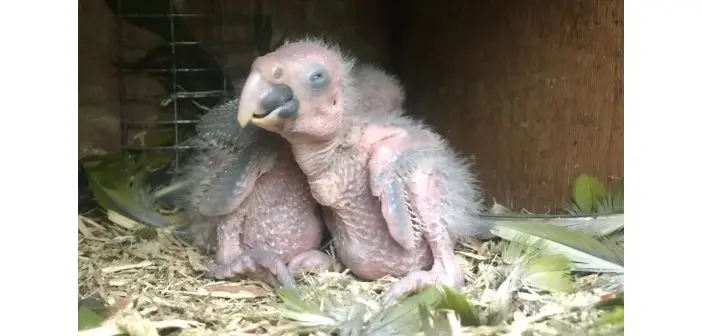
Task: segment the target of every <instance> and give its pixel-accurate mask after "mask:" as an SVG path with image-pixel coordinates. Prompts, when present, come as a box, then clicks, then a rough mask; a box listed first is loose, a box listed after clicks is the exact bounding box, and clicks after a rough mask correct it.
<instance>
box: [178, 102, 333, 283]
mask: <svg viewBox="0 0 702 336" xmlns="http://www.w3.org/2000/svg"><path fill="white" fill-rule="evenodd" d="M235 117H236V110H235V103H233V102H230V103H228V104H225V105H223V106H220V107H218V108H215V109H213V110H212V111H211V112H210V113H209V114H208V115H206V116H205V117H203V119H202V121H201V124H200V132H199V135H200V138H199V139H198V140H199V141H194V142H195V143H196V144H197V145H199V146H200V147H201V148H209V149H207V150H205V151H203V152H202V153H201V154H199V155H197V156H196V157H195V161H194V162H191V163H190V165H189V167H188V169H187V173H186V174H185V175H184V178H185V180H187V181H191V182H192V186H191V188H190V191H189V192H188V193H187V195H186V197H184V200H183V201H184V206H185V209H186V212H187V213H188V215H189V218H188V220H189V224H190V230H191V232H192V233H193V235H194V238H195V243H196V244H197V245H200V246H203V247H205V248H207V249H209V250H214V252H215V260H214V262H213V263H212V264H211V265H210V269H211V273H212V276H213V277H215V278H218V279H225V278H243V277H250V278H258V279H261V280H263V281H266V282H268V283H269V284H271V285H273V286H278V285H283V286H288V287H295V281H294V276H295V275H299V274H301V273H305V272H316V271H320V270H325V269H329V268H330V267H331V265H332V262H331V258H330V257H329V256H328V255H327V254H325V253H323V252H321V251H320V250H319V248H320V243H321V239H322V233H323V230H324V224H323V222H322V219H321V216H320V211H319V205H318V204H317V202H316V201H315V200H314V198H312V196H311V193H310V190H309V186H308V184H307V183H306V180H305V176H304V174H303V173H302V171H301V170H300V168H299V167H298V166H297V164H296V163H295V161H294V160H293V157H292V153H291V151H290V148H289V145H288V144H287V143H286V142H285V141H283V140H282V139H280V138H279V137H277V136H275V135H274V134H262V133H261V132H263V131H260V130H253V131H251V130H246V131H242V130H240V129H237V128H232V127H228V126H226V125H235V124H234V123H235V122H236V121H235ZM227 121H228V122H229V123H226V122H227ZM230 137H231V138H230ZM254 139H257V140H254Z"/></svg>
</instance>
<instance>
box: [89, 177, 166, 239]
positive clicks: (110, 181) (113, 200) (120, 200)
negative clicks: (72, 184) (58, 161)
mask: <svg viewBox="0 0 702 336" xmlns="http://www.w3.org/2000/svg"><path fill="white" fill-rule="evenodd" d="M84 167H85V168H86V169H85V171H86V173H87V175H88V181H89V184H90V190H91V191H92V192H93V196H94V197H95V200H96V201H97V203H98V204H99V205H100V206H101V207H102V208H103V209H106V210H112V211H115V212H117V213H119V214H121V215H123V216H125V217H127V218H129V219H132V220H134V221H137V222H141V223H142V224H146V225H151V226H155V227H165V226H168V224H169V223H168V221H166V219H165V218H164V217H163V216H161V215H160V214H159V213H158V212H156V210H155V209H154V207H153V206H152V205H153V200H151V199H150V196H149V195H148V194H147V192H146V191H145V190H143V189H140V188H139V187H138V186H137V187H132V186H131V185H130V184H129V182H128V178H127V176H126V174H125V173H124V172H123V170H118V169H115V168H114V167H110V166H103V169H100V170H98V169H96V167H94V166H93V167H88V166H84Z"/></svg>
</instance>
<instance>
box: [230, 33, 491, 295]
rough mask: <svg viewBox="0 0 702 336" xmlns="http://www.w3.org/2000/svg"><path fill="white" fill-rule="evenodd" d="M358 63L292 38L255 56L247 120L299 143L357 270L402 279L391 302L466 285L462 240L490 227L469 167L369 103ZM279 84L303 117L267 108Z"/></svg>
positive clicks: (245, 96)
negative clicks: (459, 259)
mask: <svg viewBox="0 0 702 336" xmlns="http://www.w3.org/2000/svg"><path fill="white" fill-rule="evenodd" d="M353 69H354V64H353V60H352V59H350V58H348V57H344V56H342V54H341V53H340V51H339V50H336V49H334V48H331V47H328V46H325V45H324V44H323V43H321V42H319V41H301V42H295V43H289V44H285V45H283V46H282V47H280V48H279V49H278V50H276V51H274V52H272V53H269V54H267V55H264V56H262V57H259V58H258V59H257V60H256V61H255V62H254V64H253V66H252V73H251V75H250V77H249V80H247V84H246V85H245V86H244V89H243V91H242V95H241V97H240V105H239V110H238V113H239V120H240V122H241V121H242V120H243V121H244V122H247V121H249V120H250V122H252V123H254V124H256V125H257V126H259V127H262V128H265V129H267V130H269V131H273V132H277V133H279V134H281V135H282V136H283V138H285V139H286V140H288V142H289V143H290V144H291V146H292V151H293V153H294V156H295V160H296V161H297V163H298V164H299V166H300V167H301V168H302V171H303V172H304V174H305V175H306V177H307V181H308V183H309V185H310V189H311V192H312V196H313V197H314V199H315V200H316V201H317V202H318V203H319V204H321V205H322V206H324V220H325V222H326V224H327V226H328V228H329V230H330V232H331V234H332V237H333V240H334V246H335V249H336V252H337V255H338V256H339V259H340V260H341V262H342V263H344V265H346V266H347V267H348V268H349V269H350V270H351V272H353V273H354V274H355V275H357V276H358V277H360V278H363V279H369V280H371V279H378V278H380V277H383V276H386V275H393V276H396V277H402V279H401V280H400V281H399V282H397V283H395V284H394V285H393V286H392V287H391V288H390V289H389V290H388V291H387V292H386V293H385V294H384V301H385V302H386V303H389V302H392V301H394V300H395V299H396V298H398V297H399V296H401V295H403V294H406V293H409V292H413V291H415V290H417V289H419V288H421V287H424V286H426V285H429V284H444V285H448V286H451V287H455V288H458V287H461V286H462V285H463V284H464V279H463V274H462V271H461V269H460V267H459V266H458V264H457V263H456V261H455V260H454V257H453V246H454V245H455V243H456V242H457V241H458V240H459V239H461V238H463V237H467V236H471V235H478V234H480V233H482V232H484V231H485V230H486V228H485V227H484V226H483V224H482V223H481V222H480V221H479V220H478V219H477V214H478V212H479V208H480V205H479V204H480V203H479V201H478V199H479V191H478V188H477V186H476V183H475V180H474V177H473V175H472V173H471V171H470V169H469V166H468V165H467V163H466V162H465V160H464V159H461V158H459V157H458V156H457V155H456V154H455V152H454V151H453V150H452V149H451V148H450V147H449V146H448V145H447V144H446V143H445V141H444V140H443V139H442V138H441V137H440V136H439V135H438V134H436V133H435V132H433V131H431V130H430V129H428V128H427V127H426V126H425V125H424V124H422V123H421V122H419V121H416V120H413V119H411V118H409V117H407V116H405V115H404V114H403V113H402V111H401V110H400V109H398V110H396V111H394V112H395V113H387V110H386V109H385V110H384V109H383V108H378V107H377V106H373V105H372V104H368V103H367V101H368V100H367V99H364V98H363V95H364V92H368V91H367V90H368V88H367V87H365V88H364V82H362V81H358V80H357V79H355V78H354V76H353V71H354V70H353ZM262 83H263V84H262ZM273 84H285V85H287V86H289V87H290V88H291V89H292V91H293V92H294V96H295V99H297V101H298V106H299V107H298V109H297V113H296V114H295V115H292V116H290V115H285V116H281V115H278V112H277V111H278V110H277V109H276V110H274V111H273V112H265V111H262V110H261V109H260V107H259V106H261V105H260V101H259V100H260V99H261V97H262V94H264V93H265V92H268V91H266V90H267V87H270V85H273ZM381 105H382V104H381ZM281 106H282V105H281Z"/></svg>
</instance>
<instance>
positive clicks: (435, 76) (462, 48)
mask: <svg viewBox="0 0 702 336" xmlns="http://www.w3.org/2000/svg"><path fill="white" fill-rule="evenodd" d="M122 1H125V0H122ZM174 3H175V7H176V8H177V9H178V10H179V11H180V12H181V13H200V14H204V15H203V16H199V17H194V18H189V19H184V22H186V26H187V28H188V30H189V31H190V32H191V33H192V35H193V39H195V40H197V41H199V42H201V43H202V46H203V49H205V50H207V51H208V52H209V53H210V55H211V56H212V57H213V58H215V59H216V60H217V62H219V63H220V64H221V65H222V67H223V68H224V72H225V73H227V74H229V75H230V76H231V77H232V79H233V80H234V81H240V80H243V79H244V78H245V76H246V74H247V71H248V67H249V65H250V63H251V61H252V60H253V58H254V56H255V48H254V47H253V44H252V42H251V41H252V40H253V29H252V25H251V18H252V15H253V13H254V7H255V2H254V1H250V0H246V1H238V0H179V1H174ZM263 3H264V11H265V13H266V14H268V15H270V17H271V21H272V25H273V27H274V35H275V34H276V33H278V32H282V31H287V34H288V36H289V37H297V36H302V35H305V34H312V35H324V36H326V37H328V38H329V39H330V40H332V41H335V42H338V43H340V44H341V45H342V46H343V47H344V48H346V49H348V50H350V51H352V52H353V53H354V54H356V55H357V56H358V57H359V58H360V60H361V61H364V62H373V63H375V64H378V65H380V66H382V67H384V68H385V69H388V70H390V71H392V72H393V73H395V74H397V75H398V76H399V77H400V79H401V80H402V82H403V84H404V85H405V87H406V89H407V95H408V109H409V111H410V113H412V114H415V115H419V116H422V117H424V118H425V119H426V120H427V121H428V122H429V123H431V124H432V125H434V126H436V128H437V129H438V130H439V131H440V132H441V133H442V134H443V135H445V136H446V137H447V138H448V139H449V140H450V142H451V143H452V144H453V145H454V146H455V147H456V148H457V149H459V150H460V151H461V152H462V153H463V154H465V155H467V156H470V155H474V156H475V160H476V162H477V165H476V169H477V171H478V174H479V178H480V179H481V181H482V183H483V185H484V187H485V188H486V190H487V193H488V194H487V197H488V203H490V202H491V199H492V197H495V198H496V199H497V201H498V202H500V203H502V204H504V205H507V206H511V207H523V208H527V209H529V210H532V211H537V212H543V211H548V210H555V209H557V208H559V207H560V206H561V205H562V201H563V200H564V199H565V198H566V197H568V195H569V194H570V184H571V182H572V181H573V179H574V178H575V177H577V176H578V175H579V174H581V173H588V174H592V175H594V176H596V177H597V178H599V179H600V181H603V182H604V183H607V184H608V183H609V181H610V179H611V178H619V177H621V176H622V175H623V170H624V113H623V16H624V8H623V1H622V0H616V1H615V0H611V1H606V0H579V1H558V0H522V1H506V0H503V1H497V0H490V1H488V0H481V1H459V0H446V1H433V2H432V1H404V2H400V1H372V0H359V1H351V0H349V1H333V0H306V1H284V0H277V1H275V0H271V1H264V2H263ZM118 21H119V20H118V19H117V17H116V16H115V14H114V13H113V12H112V11H111V10H110V9H109V7H108V5H107V2H106V1H105V0H80V1H79V106H80V108H79V133H80V134H79V149H78V151H79V156H81V157H82V156H85V155H89V154H95V153H105V152H107V153H112V152H116V151H119V150H120V149H121V142H120V141H121V134H122V130H121V128H120V113H121V112H123V113H124V115H125V116H126V117H127V118H129V119H130V120H137V119H139V120H161V119H163V118H166V119H167V117H170V116H171V115H172V112H170V114H169V113H164V112H163V110H164V107H160V106H159V101H160V100H161V99H156V98H154V99H152V101H141V102H132V103H129V104H127V103H126V102H125V101H124V99H122V102H121V99H120V89H121V88H124V91H122V98H124V97H125V96H128V95H129V94H130V93H129V92H135V93H139V94H145V93H147V92H149V93H150V94H151V95H153V96H155V97H158V96H159V95H161V96H164V95H166V93H165V91H164V90H163V87H162V86H161V85H159V82H158V81H157V80H156V79H154V77H153V76H128V77H126V76H123V80H122V81H120V79H119V76H116V73H117V69H116V67H115V64H116V62H117V60H118V58H119V57H122V58H123V59H125V60H127V61H133V60H136V59H138V58H139V57H141V56H143V55H144V54H146V53H147V52H148V50H151V49H153V48H154V47H156V46H158V45H160V44H162V42H163V41H162V40H161V39H160V38H158V37H157V36H156V35H154V34H153V33H150V32H147V31H145V30H143V29H140V28H137V27H135V26H133V25H130V24H129V23H124V22H123V23H122V24H118ZM120 34H121V35H122V36H123V40H125V41H128V42H124V43H118V36H120ZM127 91H129V92H127ZM127 105H128V106H127ZM180 106H181V107H182V106H184V105H183V104H180ZM168 108H172V107H171V106H169V107H168ZM171 118H172V117H171ZM130 137H133V135H130Z"/></svg>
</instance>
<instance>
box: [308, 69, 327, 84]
mask: <svg viewBox="0 0 702 336" xmlns="http://www.w3.org/2000/svg"><path fill="white" fill-rule="evenodd" d="M309 84H310V87H311V88H313V89H323V88H325V87H326V86H327V84H329V74H328V73H327V71H326V70H324V69H322V68H321V67H315V69H314V70H312V71H311V72H310V75H309Z"/></svg>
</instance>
